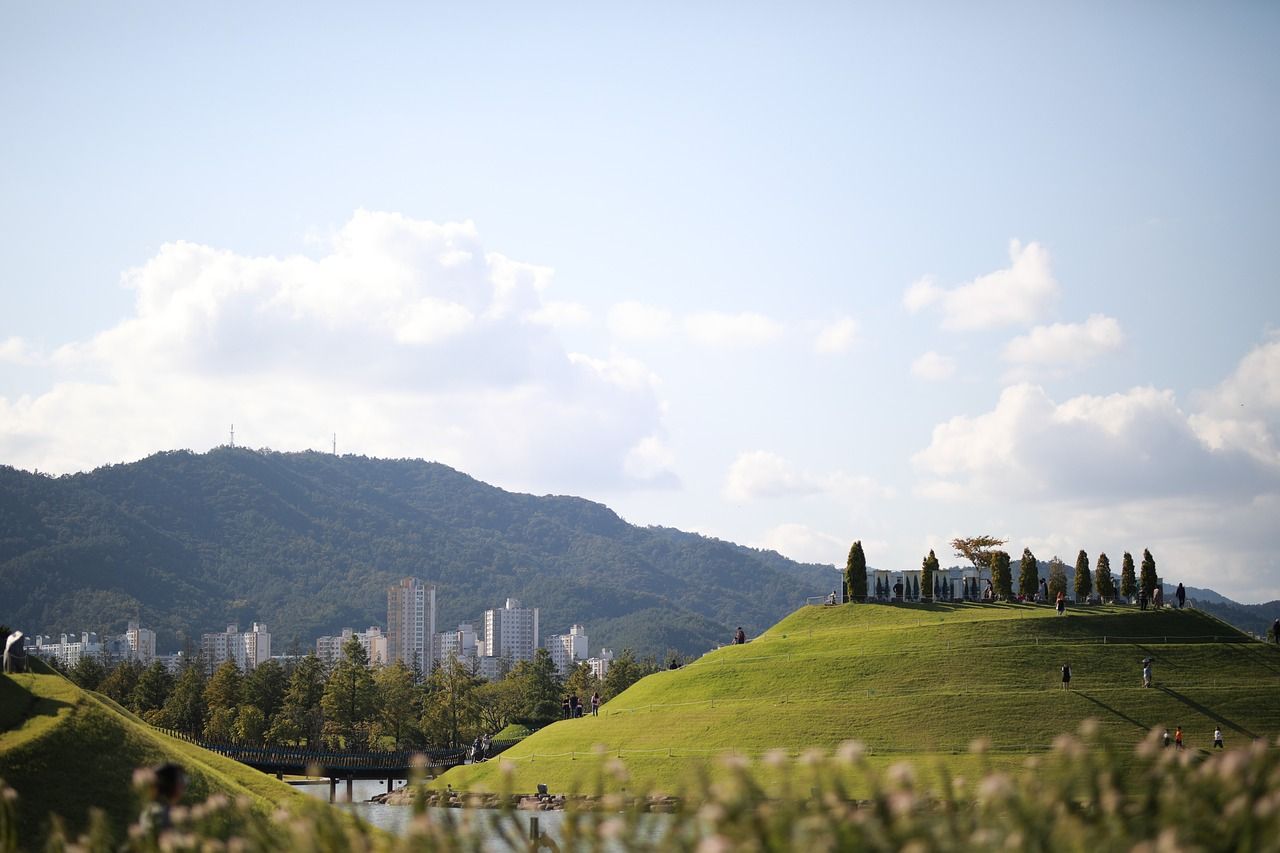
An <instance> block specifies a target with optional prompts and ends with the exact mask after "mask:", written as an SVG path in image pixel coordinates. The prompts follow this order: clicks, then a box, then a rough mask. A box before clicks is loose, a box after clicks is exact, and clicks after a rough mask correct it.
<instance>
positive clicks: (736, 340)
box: [684, 311, 782, 347]
mask: <svg viewBox="0 0 1280 853" xmlns="http://www.w3.org/2000/svg"><path fill="white" fill-rule="evenodd" d="M684 328H685V332H687V333H688V335H689V337H690V338H691V339H692V340H693V341H694V342H696V343H699V344H703V345H704V346H712V347H751V346H760V345H762V344H767V343H771V342H773V341H776V340H777V339H778V338H780V337H781V336H782V326H781V325H779V324H778V323H777V322H775V321H774V320H771V319H769V318H768V317H765V316H764V315H763V314H754V313H751V312H744V313H741V314H722V313H719V312H714V311H711V312H706V313H703V314H691V315H689V316H687V317H685V318H684Z"/></svg>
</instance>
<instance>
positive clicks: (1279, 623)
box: [1271, 619, 1280, 643]
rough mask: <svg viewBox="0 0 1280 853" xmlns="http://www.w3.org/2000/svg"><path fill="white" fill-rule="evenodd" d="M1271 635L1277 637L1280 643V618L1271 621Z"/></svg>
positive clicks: (1277, 641)
mask: <svg viewBox="0 0 1280 853" xmlns="http://www.w3.org/2000/svg"><path fill="white" fill-rule="evenodd" d="M1271 636H1272V637H1274V638H1275V641H1276V643H1280V619H1277V620H1276V621H1274V622H1272V623H1271Z"/></svg>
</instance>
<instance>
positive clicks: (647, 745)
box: [440, 604, 1280, 790]
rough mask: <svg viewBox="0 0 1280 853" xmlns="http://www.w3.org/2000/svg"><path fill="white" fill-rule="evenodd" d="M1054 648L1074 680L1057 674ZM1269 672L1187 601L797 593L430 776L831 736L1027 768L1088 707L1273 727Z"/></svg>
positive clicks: (663, 776) (592, 763)
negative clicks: (571, 713) (593, 712)
mask: <svg viewBox="0 0 1280 853" xmlns="http://www.w3.org/2000/svg"><path fill="white" fill-rule="evenodd" d="M1147 656H1151V657H1153V658H1155V660H1156V663H1155V680H1156V687H1155V688H1154V689H1149V690H1148V689H1143V688H1142V687H1141V667H1140V663H1139V662H1140V660H1141V659H1142V658H1143V657H1147ZM1064 662H1070V664H1071V667H1072V670H1073V676H1074V677H1073V680H1072V683H1071V690H1069V691H1064V690H1062V689H1061V687H1060V683H1059V682H1060V675H1059V668H1060V667H1061V666H1062V664H1063V663H1064ZM1278 686H1280V652H1277V650H1276V649H1275V648H1274V647H1268V646H1265V645H1262V644H1259V643H1255V642H1248V641H1247V638H1246V637H1245V636H1244V635H1243V634H1241V633H1240V632H1239V631H1237V630H1236V629H1234V628H1232V627H1231V626H1229V625H1227V624H1226V623H1224V622H1221V621H1220V620H1218V619H1216V618H1214V617H1212V616H1209V615H1207V614H1205V613H1201V612H1197V611H1181V612H1178V611H1173V610H1164V611H1160V612H1154V611H1148V612H1135V610H1134V609H1133V608H1129V607H1088V608H1071V609H1069V610H1068V615H1067V616H1065V617H1058V616H1056V615H1055V613H1054V611H1053V609H1052V608H1049V607H1035V606H1028V605H999V604H913V605H877V604H871V605H849V606H843V607H826V608H824V607H807V608H804V609H802V610H799V611H797V612H795V613H793V614H792V615H790V616H789V617H787V618H786V619H784V620H783V621H782V622H780V623H778V624H777V625H775V626H774V627H773V628H771V629H770V630H769V631H767V632H766V633H765V634H764V635H762V636H761V637H759V638H758V639H757V640H755V641H753V642H752V643H750V644H748V645H745V646H729V647H726V648H722V649H719V650H718V651H715V652H712V653H710V654H708V655H706V656H704V657H702V658H701V659H699V660H698V661H696V662H694V663H692V664H690V665H689V666H686V667H685V668H683V669H681V670H676V671H667V672H661V673H657V674H655V675H652V676H649V677H648V678H645V679H643V680H642V681H640V682H639V683H637V684H636V685H634V686H633V687H632V688H631V689H629V690H627V691H626V692H624V693H623V694H622V695H620V696H618V697H617V698H616V699H615V700H613V701H612V702H610V703H609V704H608V705H606V706H605V707H604V708H603V709H602V711H601V716H600V717H598V718H590V717H588V718H585V719H582V720H568V721H561V722H558V723H555V724H553V725H551V726H548V727H547V728H545V729H543V730H542V731H540V732H538V733H536V734H534V735H533V736H531V737H529V738H527V739H526V740H525V741H523V742H522V743H520V744H518V745H517V746H515V747H513V748H511V749H510V750H508V751H507V752H505V753H503V755H502V756H501V760H500V761H491V762H486V763H484V764H482V765H479V766H469V767H463V768H458V769H455V770H452V771H450V772H449V773H447V774H445V775H444V776H443V777H441V780H440V782H441V783H442V784H446V783H447V784H452V785H453V787H454V788H456V789H464V790H465V789H477V790H485V789H487V790H494V789H500V788H501V787H502V786H503V784H504V780H503V779H502V774H501V773H500V772H499V765H502V766H503V767H504V768H505V769H506V770H507V772H511V773H513V774H514V776H513V778H512V779H511V780H510V783H509V784H511V785H512V786H514V788H515V789H516V790H532V789H533V787H534V786H535V785H536V784H537V783H538V782H546V783H550V784H552V785H553V787H555V788H556V789H559V790H565V789H572V788H575V787H576V788H579V789H589V788H591V787H592V786H593V785H595V784H597V781H598V776H599V772H598V771H599V767H600V765H601V762H602V760H603V758H602V756H601V755H600V754H597V752H593V747H594V745H597V744H600V745H603V747H604V750H603V755H604V756H607V757H608V758H610V759H621V761H623V762H624V763H625V764H626V765H627V769H628V771H629V773H630V776H631V780H632V781H631V782H630V784H631V785H632V790H640V789H644V788H652V787H657V788H660V789H663V790H675V789H678V788H680V787H682V783H683V781H684V780H686V779H687V778H688V773H689V772H690V770H691V768H693V767H694V766H696V765H697V764H698V763H699V759H700V758H702V757H705V756H709V755H713V754H716V753H720V752H723V751H736V752H740V753H745V754H747V755H749V756H750V755H761V754H763V753H765V752H767V751H769V750H774V749H785V750H790V751H794V752H799V751H802V750H805V749H809V748H814V747H816V748H821V749H826V750H828V751H830V750H833V749H835V748H836V747H837V746H838V745H839V744H840V743H842V742H843V741H846V740H850V739H856V740H860V741H862V742H863V743H864V744H865V745H866V746H867V748H868V749H869V750H870V752H871V755H872V756H873V760H875V759H874V757H877V756H878V757H881V758H880V760H882V761H884V762H886V763H887V762H888V761H897V760H900V759H902V758H903V757H912V758H916V759H933V760H928V761H923V762H921V764H922V768H921V769H922V771H923V772H925V773H926V775H927V774H928V773H929V772H930V767H932V768H934V769H935V770H936V769H937V768H938V767H939V766H942V767H945V768H946V769H947V770H948V771H949V772H956V773H964V772H968V769H969V768H970V766H971V765H974V764H975V763H978V762H986V763H988V764H989V763H992V762H994V763H996V764H1007V765H1010V766H1016V765H1020V764H1022V763H1023V762H1024V760H1025V758H1026V757H1027V756H1028V755H1031V754H1034V753H1036V752H1039V751H1042V750H1043V749H1045V748H1046V747H1048V746H1049V745H1050V744H1051V742H1052V741H1053V739H1054V738H1055V737H1056V736H1057V735H1060V734H1062V733H1065V732H1071V731H1074V730H1075V729H1076V728H1077V727H1078V726H1079V724H1080V722H1081V721H1083V720H1085V719H1088V718H1096V719H1097V720H1099V722H1100V723H1101V726H1102V730H1103V736H1104V737H1107V738H1110V739H1111V740H1112V741H1113V742H1116V741H1118V742H1121V743H1124V744H1128V743H1134V742H1137V741H1139V740H1141V739H1142V738H1143V737H1144V736H1145V735H1146V734H1147V733H1148V732H1149V731H1150V730H1151V729H1153V728H1157V727H1164V726H1167V727H1169V729H1170V731H1172V730H1173V728H1174V727H1175V726H1177V725H1181V726H1182V727H1183V729H1184V731H1185V733H1186V738H1187V743H1188V745H1189V746H1191V747H1206V746H1208V745H1209V742H1210V740H1211V735H1212V732H1213V729H1214V726H1215V725H1217V726H1221V728H1222V730H1223V732H1224V734H1225V735H1226V738H1227V741H1228V744H1231V743H1235V744H1237V745H1238V744H1239V743H1240V742H1241V741H1243V740H1246V739H1252V738H1255V737H1264V736H1265V737H1274V736H1275V735H1276V734H1277V733H1278V732H1280V703H1276V702H1274V701H1273V698H1272V697H1273V696H1274V693H1275V690H1276V688H1277V687H1278ZM979 738H983V739H986V740H987V741H989V742H990V749H989V751H988V754H987V755H984V756H982V757H981V759H979V758H977V757H975V756H973V755H971V754H969V752H968V750H969V745H970V744H971V742H973V741H974V740H975V739H979ZM924 765H927V766H924ZM764 769H765V771H766V775H767V768H764ZM605 786H606V787H608V786H609V783H608V782H605Z"/></svg>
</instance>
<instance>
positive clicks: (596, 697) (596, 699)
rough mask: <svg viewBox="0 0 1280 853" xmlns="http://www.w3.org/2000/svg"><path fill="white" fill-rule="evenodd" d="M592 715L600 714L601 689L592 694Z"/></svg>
mask: <svg viewBox="0 0 1280 853" xmlns="http://www.w3.org/2000/svg"><path fill="white" fill-rule="evenodd" d="M591 716H593V717H598V716H600V691H599V690H597V691H596V692H595V693H592V694H591Z"/></svg>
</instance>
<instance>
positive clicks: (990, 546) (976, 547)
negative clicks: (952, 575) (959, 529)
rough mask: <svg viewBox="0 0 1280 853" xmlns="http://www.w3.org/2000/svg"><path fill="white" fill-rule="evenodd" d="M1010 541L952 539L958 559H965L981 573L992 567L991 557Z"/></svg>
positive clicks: (952, 545) (992, 538)
mask: <svg viewBox="0 0 1280 853" xmlns="http://www.w3.org/2000/svg"><path fill="white" fill-rule="evenodd" d="M1008 541H1009V540H1007V539H998V538H996V537H995V536H987V535H983V536H970V537H969V538H967V539H952V540H951V547H952V548H954V549H955V551H956V556H957V557H964V558H965V559H966V560H968V561H969V562H971V563H973V567H974V568H975V569H978V570H979V571H981V570H982V569H985V568H988V567H989V566H990V563H991V555H992V554H994V553H995V552H996V550H997V549H998V548H999V547H1000V546H1001V545H1003V544H1004V543H1005V542H1008Z"/></svg>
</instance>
